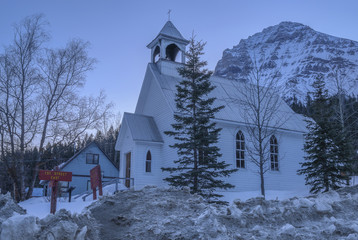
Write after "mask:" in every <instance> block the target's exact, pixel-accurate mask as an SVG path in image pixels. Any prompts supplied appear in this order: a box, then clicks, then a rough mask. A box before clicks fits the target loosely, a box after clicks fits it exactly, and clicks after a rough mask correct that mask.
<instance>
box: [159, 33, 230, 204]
mask: <svg viewBox="0 0 358 240" xmlns="http://www.w3.org/2000/svg"><path fill="white" fill-rule="evenodd" d="M204 46H205V43H202V42H201V41H199V42H196V41H195V39H194V37H192V38H191V40H190V45H189V50H188V52H187V53H185V54H186V57H187V63H186V64H185V65H184V66H183V67H180V68H178V72H179V74H180V76H182V78H183V80H182V81H181V82H180V83H179V84H178V85H177V86H176V88H177V94H176V98H175V101H176V108H177V109H176V113H175V114H174V119H175V123H174V124H172V127H173V131H167V132H165V134H167V135H169V136H173V137H174V139H175V140H176V142H175V144H173V145H171V147H173V148H175V149H177V152H178V157H179V158H178V159H177V160H175V161H174V163H175V164H176V166H175V167H170V168H162V170H163V171H169V172H170V173H171V174H170V176H169V177H167V178H165V179H164V180H165V181H167V182H169V184H170V185H172V186H175V187H184V186H188V187H190V190H191V192H192V193H198V194H200V195H202V196H203V197H204V198H206V199H207V200H209V201H216V202H220V201H218V197H221V196H222V195H220V194H217V193H216V192H215V190H216V189H228V188H233V187H234V186H233V185H231V184H229V183H226V182H224V181H223V180H222V177H227V176H229V175H230V174H231V173H233V172H235V171H237V169H228V167H229V164H226V163H225V162H224V161H218V158H219V157H221V154H220V152H219V150H220V149H219V148H218V147H217V146H216V144H217V142H218V137H219V132H220V131H221V128H217V127H216V124H215V122H213V119H214V116H215V113H217V112H219V111H220V110H221V109H222V108H224V106H219V107H213V103H214V101H215V98H214V97H209V94H210V93H211V92H212V90H213V89H214V88H215V86H213V85H212V84H211V82H210V80H209V78H210V76H211V74H212V72H210V71H208V70H207V69H204V67H205V66H206V65H207V63H206V61H201V60H200V56H201V55H203V54H204V53H203V49H204Z"/></svg>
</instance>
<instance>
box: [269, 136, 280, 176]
mask: <svg viewBox="0 0 358 240" xmlns="http://www.w3.org/2000/svg"><path fill="white" fill-rule="evenodd" d="M278 154H279V151H278V141H277V138H276V136H275V135H272V136H271V137H270V170H271V171H280V167H279V161H278Z"/></svg>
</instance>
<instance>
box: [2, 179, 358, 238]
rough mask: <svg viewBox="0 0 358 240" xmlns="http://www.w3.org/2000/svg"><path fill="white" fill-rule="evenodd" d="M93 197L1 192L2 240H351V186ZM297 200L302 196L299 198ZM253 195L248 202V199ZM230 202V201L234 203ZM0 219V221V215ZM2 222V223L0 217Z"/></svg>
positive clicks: (356, 221) (357, 218)
mask: <svg viewBox="0 0 358 240" xmlns="http://www.w3.org/2000/svg"><path fill="white" fill-rule="evenodd" d="M112 190H113V189H109V190H108V191H107V190H106V191H105V193H106V195H107V196H103V197H101V198H99V200H96V201H93V200H90V199H91V197H88V199H87V200H86V201H82V198H78V199H76V200H75V201H74V202H71V203H68V202H64V201H63V200H62V199H61V200H60V201H59V203H58V209H60V208H65V209H66V210H65V209H61V210H58V211H57V212H56V214H55V215H53V214H48V212H49V202H48V200H47V199H46V198H33V199H30V200H27V201H25V202H23V203H20V206H22V207H24V208H26V210H27V214H25V213H24V212H23V211H22V210H21V209H20V208H19V207H17V205H16V204H14V203H13V201H12V200H11V198H9V196H4V195H0V200H1V199H2V201H3V202H5V205H4V206H5V208H4V207H2V206H3V205H1V204H0V213H1V212H2V213H6V217H5V218H4V216H5V215H4V214H3V216H1V215H0V224H1V223H2V225H0V234H1V235H0V238H1V239H16V240H17V239H25V238H26V239H109V240H110V239H223V240H224V239H225V240H226V239H278V240H280V239H281V240H283V239H297V240H298V239H319V240H321V239H322V240H323V239H332V240H333V239H358V213H357V212H356V211H353V209H357V207H358V186H354V187H348V188H343V189H340V190H338V191H330V192H327V193H322V194H317V195H308V193H307V192H297V193H294V192H286V191H267V194H266V198H267V199H266V200H265V199H264V198H262V197H261V196H260V193H259V192H241V193H240V192H239V193H233V192H226V193H225V199H226V200H228V199H232V200H230V203H229V205H226V206H225V205H215V204H209V203H207V202H206V201H205V200H204V199H203V198H202V197H201V196H198V195H195V194H194V195H193V194H190V193H189V192H188V190H187V189H184V190H177V189H173V188H165V189H162V188H156V187H149V186H148V187H145V188H143V189H141V190H137V191H133V190H131V191H122V192H119V193H117V194H114V195H113V191H112ZM299 195H301V196H299ZM252 197H253V198H252ZM234 199H235V200H234ZM0 202H1V201H0ZM1 217H3V218H1ZM1 219H2V220H1Z"/></svg>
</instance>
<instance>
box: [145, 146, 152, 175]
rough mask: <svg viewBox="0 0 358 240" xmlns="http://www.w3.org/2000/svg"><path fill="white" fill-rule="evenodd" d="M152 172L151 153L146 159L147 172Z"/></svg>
mask: <svg viewBox="0 0 358 240" xmlns="http://www.w3.org/2000/svg"><path fill="white" fill-rule="evenodd" d="M151 171H152V154H151V153H150V151H148V152H147V157H146V159H145V172H151Z"/></svg>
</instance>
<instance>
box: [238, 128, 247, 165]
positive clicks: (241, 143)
mask: <svg viewBox="0 0 358 240" xmlns="http://www.w3.org/2000/svg"><path fill="white" fill-rule="evenodd" d="M245 152H246V143H245V135H244V133H243V132H242V131H241V130H239V131H238V132H237V133H236V135H235V166H236V168H241V169H246V161H245Z"/></svg>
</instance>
